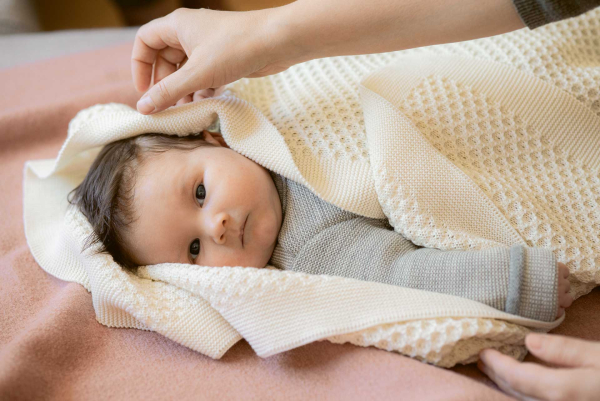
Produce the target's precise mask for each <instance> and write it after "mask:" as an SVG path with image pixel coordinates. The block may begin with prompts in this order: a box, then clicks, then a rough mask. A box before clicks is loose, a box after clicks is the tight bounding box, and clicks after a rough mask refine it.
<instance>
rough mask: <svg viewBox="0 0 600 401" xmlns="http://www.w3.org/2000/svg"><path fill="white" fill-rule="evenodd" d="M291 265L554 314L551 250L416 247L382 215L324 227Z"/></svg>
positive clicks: (526, 312) (544, 316) (534, 314)
mask: <svg viewBox="0 0 600 401" xmlns="http://www.w3.org/2000/svg"><path fill="white" fill-rule="evenodd" d="M289 269H290V270H295V271H302V272H305V273H309V274H326V275H332V276H342V277H348V278H354V279H358V280H365V281H375V282H381V283H385V284H392V285H398V286H402V287H408V288H415V289H420V290H426V291H433V292H440V293H444V294H450V295H456V296H460V297H464V298H469V299H472V300H475V301H478V302H481V303H484V304H487V305H490V306H492V307H494V308H496V309H499V310H502V311H507V312H510V313H513V314H517V315H520V316H523V317H527V318H531V319H536V320H543V321H553V320H554V318H555V315H556V310H557V290H556V287H557V282H556V280H557V274H558V273H557V268H556V261H555V259H554V257H553V255H552V252H551V251H548V250H543V249H529V248H525V247H522V246H517V247H512V248H493V249H485V250H477V251H440V250H437V249H428V248H420V247H418V246H416V245H414V244H413V243H412V242H410V241H408V240H407V239H405V238H404V237H402V236H401V235H400V234H398V233H396V232H394V231H392V230H391V229H390V227H389V226H387V225H386V223H385V222H382V221H381V220H374V219H366V218H363V217H357V218H355V219H352V220H348V221H344V222H341V223H339V224H336V225H335V226H332V227H330V228H328V229H326V230H324V231H322V232H321V233H320V234H319V235H317V236H316V237H314V238H313V239H312V240H311V241H309V242H308V243H306V245H305V246H304V247H303V248H302V250H301V252H300V253H299V254H298V255H297V256H296V258H295V260H294V263H293V264H291V266H290V267H289Z"/></svg>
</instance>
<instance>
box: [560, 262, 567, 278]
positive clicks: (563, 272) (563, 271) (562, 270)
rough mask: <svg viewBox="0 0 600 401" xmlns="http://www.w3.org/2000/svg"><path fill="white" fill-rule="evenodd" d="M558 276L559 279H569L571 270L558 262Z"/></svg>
mask: <svg viewBox="0 0 600 401" xmlns="http://www.w3.org/2000/svg"><path fill="white" fill-rule="evenodd" d="M558 274H559V277H562V278H568V277H569V268H568V267H567V265H565V264H564V263H562V262H558Z"/></svg>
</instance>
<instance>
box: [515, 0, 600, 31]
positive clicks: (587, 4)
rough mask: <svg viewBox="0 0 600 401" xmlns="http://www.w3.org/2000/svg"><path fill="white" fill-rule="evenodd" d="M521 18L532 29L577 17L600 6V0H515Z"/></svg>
mask: <svg viewBox="0 0 600 401" xmlns="http://www.w3.org/2000/svg"><path fill="white" fill-rule="evenodd" d="M513 4H514V5H515V8H516V9H517V12H518V13H519V16H520V17H521V20H522V21H523V23H524V24H525V25H527V27H528V28H530V29H535V28H538V27H540V26H542V25H546V24H549V23H551V22H556V21H560V20H563V19H566V18H571V17H576V16H578V15H580V14H583V13H584V12H586V11H589V10H591V9H593V8H596V7H598V6H600V0H513Z"/></svg>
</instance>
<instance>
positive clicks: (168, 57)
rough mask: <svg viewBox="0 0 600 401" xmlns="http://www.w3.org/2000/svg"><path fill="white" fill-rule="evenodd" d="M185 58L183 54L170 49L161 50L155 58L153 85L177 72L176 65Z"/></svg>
mask: <svg viewBox="0 0 600 401" xmlns="http://www.w3.org/2000/svg"><path fill="white" fill-rule="evenodd" d="M184 58H185V53H184V52H182V51H181V50H178V49H173V48H172V47H167V48H165V49H163V50H161V51H160V52H159V54H158V57H157V58H156V65H155V67H154V83H155V84H156V83H158V82H160V81H161V80H162V79H164V78H165V77H166V76H168V75H171V74H172V73H174V72H175V71H177V64H179V63H181V62H182V61H183V60H184Z"/></svg>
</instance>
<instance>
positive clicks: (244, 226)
mask: <svg viewBox="0 0 600 401" xmlns="http://www.w3.org/2000/svg"><path fill="white" fill-rule="evenodd" d="M248 216H249V215H248ZM248 216H246V220H244V223H243V224H242V227H241V228H240V241H242V248H243V247H244V228H246V223H247V222H248Z"/></svg>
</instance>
